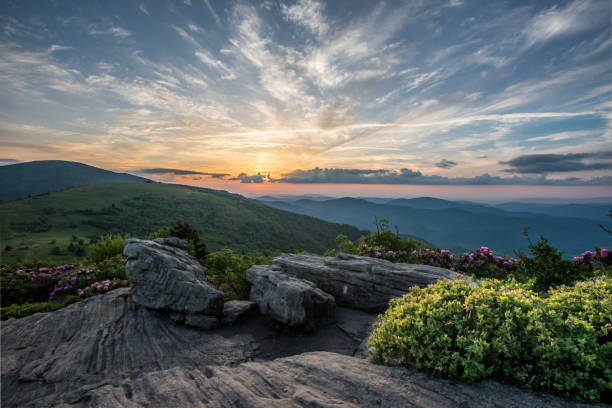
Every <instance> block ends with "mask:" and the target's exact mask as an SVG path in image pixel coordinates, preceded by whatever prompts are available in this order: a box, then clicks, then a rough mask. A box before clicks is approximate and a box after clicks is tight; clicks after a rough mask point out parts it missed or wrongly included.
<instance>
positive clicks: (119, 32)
mask: <svg viewBox="0 0 612 408" xmlns="http://www.w3.org/2000/svg"><path fill="white" fill-rule="evenodd" d="M88 34H89V35H112V36H114V37H117V38H119V39H122V40H123V39H125V38H127V37H129V36H131V35H132V33H131V32H130V31H128V30H126V29H125V28H123V27H117V26H111V27H108V28H107V29H105V30H103V29H99V28H97V27H96V26H95V25H91V26H90V27H89V32H88Z"/></svg>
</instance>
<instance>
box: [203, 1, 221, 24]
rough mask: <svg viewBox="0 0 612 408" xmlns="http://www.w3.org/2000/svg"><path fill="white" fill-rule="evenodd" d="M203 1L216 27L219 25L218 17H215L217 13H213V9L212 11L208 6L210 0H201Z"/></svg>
mask: <svg viewBox="0 0 612 408" xmlns="http://www.w3.org/2000/svg"><path fill="white" fill-rule="evenodd" d="M203 1H204V4H205V5H206V8H207V9H208V11H210V14H211V15H212V16H213V17H214V19H215V22H216V23H217V25H219V24H221V20H220V19H219V16H218V15H217V13H215V9H213V8H212V6H211V5H210V0H203Z"/></svg>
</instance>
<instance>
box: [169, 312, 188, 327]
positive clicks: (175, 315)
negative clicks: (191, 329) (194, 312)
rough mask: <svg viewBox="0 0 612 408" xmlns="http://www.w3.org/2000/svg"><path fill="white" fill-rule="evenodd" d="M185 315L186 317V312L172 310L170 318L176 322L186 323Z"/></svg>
mask: <svg viewBox="0 0 612 408" xmlns="http://www.w3.org/2000/svg"><path fill="white" fill-rule="evenodd" d="M185 317H186V315H185V313H181V312H170V319H171V320H172V321H173V322H175V323H179V324H183V323H185Z"/></svg>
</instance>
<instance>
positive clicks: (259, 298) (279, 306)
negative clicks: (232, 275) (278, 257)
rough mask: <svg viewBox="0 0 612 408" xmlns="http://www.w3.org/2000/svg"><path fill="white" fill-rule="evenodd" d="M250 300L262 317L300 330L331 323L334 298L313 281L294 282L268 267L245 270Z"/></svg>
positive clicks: (274, 268) (294, 279)
mask: <svg viewBox="0 0 612 408" xmlns="http://www.w3.org/2000/svg"><path fill="white" fill-rule="evenodd" d="M247 280H248V281H249V282H251V283H252V284H253V286H252V287H251V295H250V299H251V301H253V302H255V303H257V307H258V308H259V311H260V312H261V313H262V314H269V315H270V317H272V318H273V319H274V320H277V321H279V322H281V323H283V324H286V325H288V326H291V327H296V328H299V329H302V330H306V331H308V330H315V329H316V328H317V327H319V326H320V325H323V324H326V323H330V322H333V321H334V318H335V312H336V303H335V301H334V297H333V296H331V295H330V294H328V293H325V292H323V291H322V290H321V289H319V288H317V287H316V286H315V285H314V284H313V283H312V282H308V281H306V280H303V279H297V278H295V277H293V276H289V275H287V274H286V273H283V272H282V271H280V268H278V267H275V266H270V265H255V266H252V267H251V268H249V270H247Z"/></svg>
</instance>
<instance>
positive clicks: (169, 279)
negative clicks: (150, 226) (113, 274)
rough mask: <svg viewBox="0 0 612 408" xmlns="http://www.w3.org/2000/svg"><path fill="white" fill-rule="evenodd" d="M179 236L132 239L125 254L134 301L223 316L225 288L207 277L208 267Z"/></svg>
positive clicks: (152, 305) (126, 271) (185, 311)
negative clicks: (220, 287)
mask: <svg viewBox="0 0 612 408" xmlns="http://www.w3.org/2000/svg"><path fill="white" fill-rule="evenodd" d="M184 246H185V241H182V240H180V239H178V238H158V239H157V240H156V241H146V240H140V239H133V238H132V239H129V240H128V241H127V244H126V245H125V248H124V250H123V254H124V255H125V256H126V257H127V261H126V264H125V274H126V275H127V278H128V280H129V281H130V287H131V289H132V298H133V299H134V302H136V303H138V304H141V305H143V306H146V307H148V308H151V309H161V310H170V311H174V312H181V313H202V314H206V315H213V316H219V315H221V313H222V312H223V292H220V291H218V290H216V289H215V288H213V287H212V286H211V285H210V284H209V283H208V282H207V281H206V269H205V268H204V267H203V266H202V265H200V263H199V262H198V260H197V259H196V258H194V257H192V256H191V255H189V254H188V253H187V252H185V251H184V250H183V249H181V247H184Z"/></svg>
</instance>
